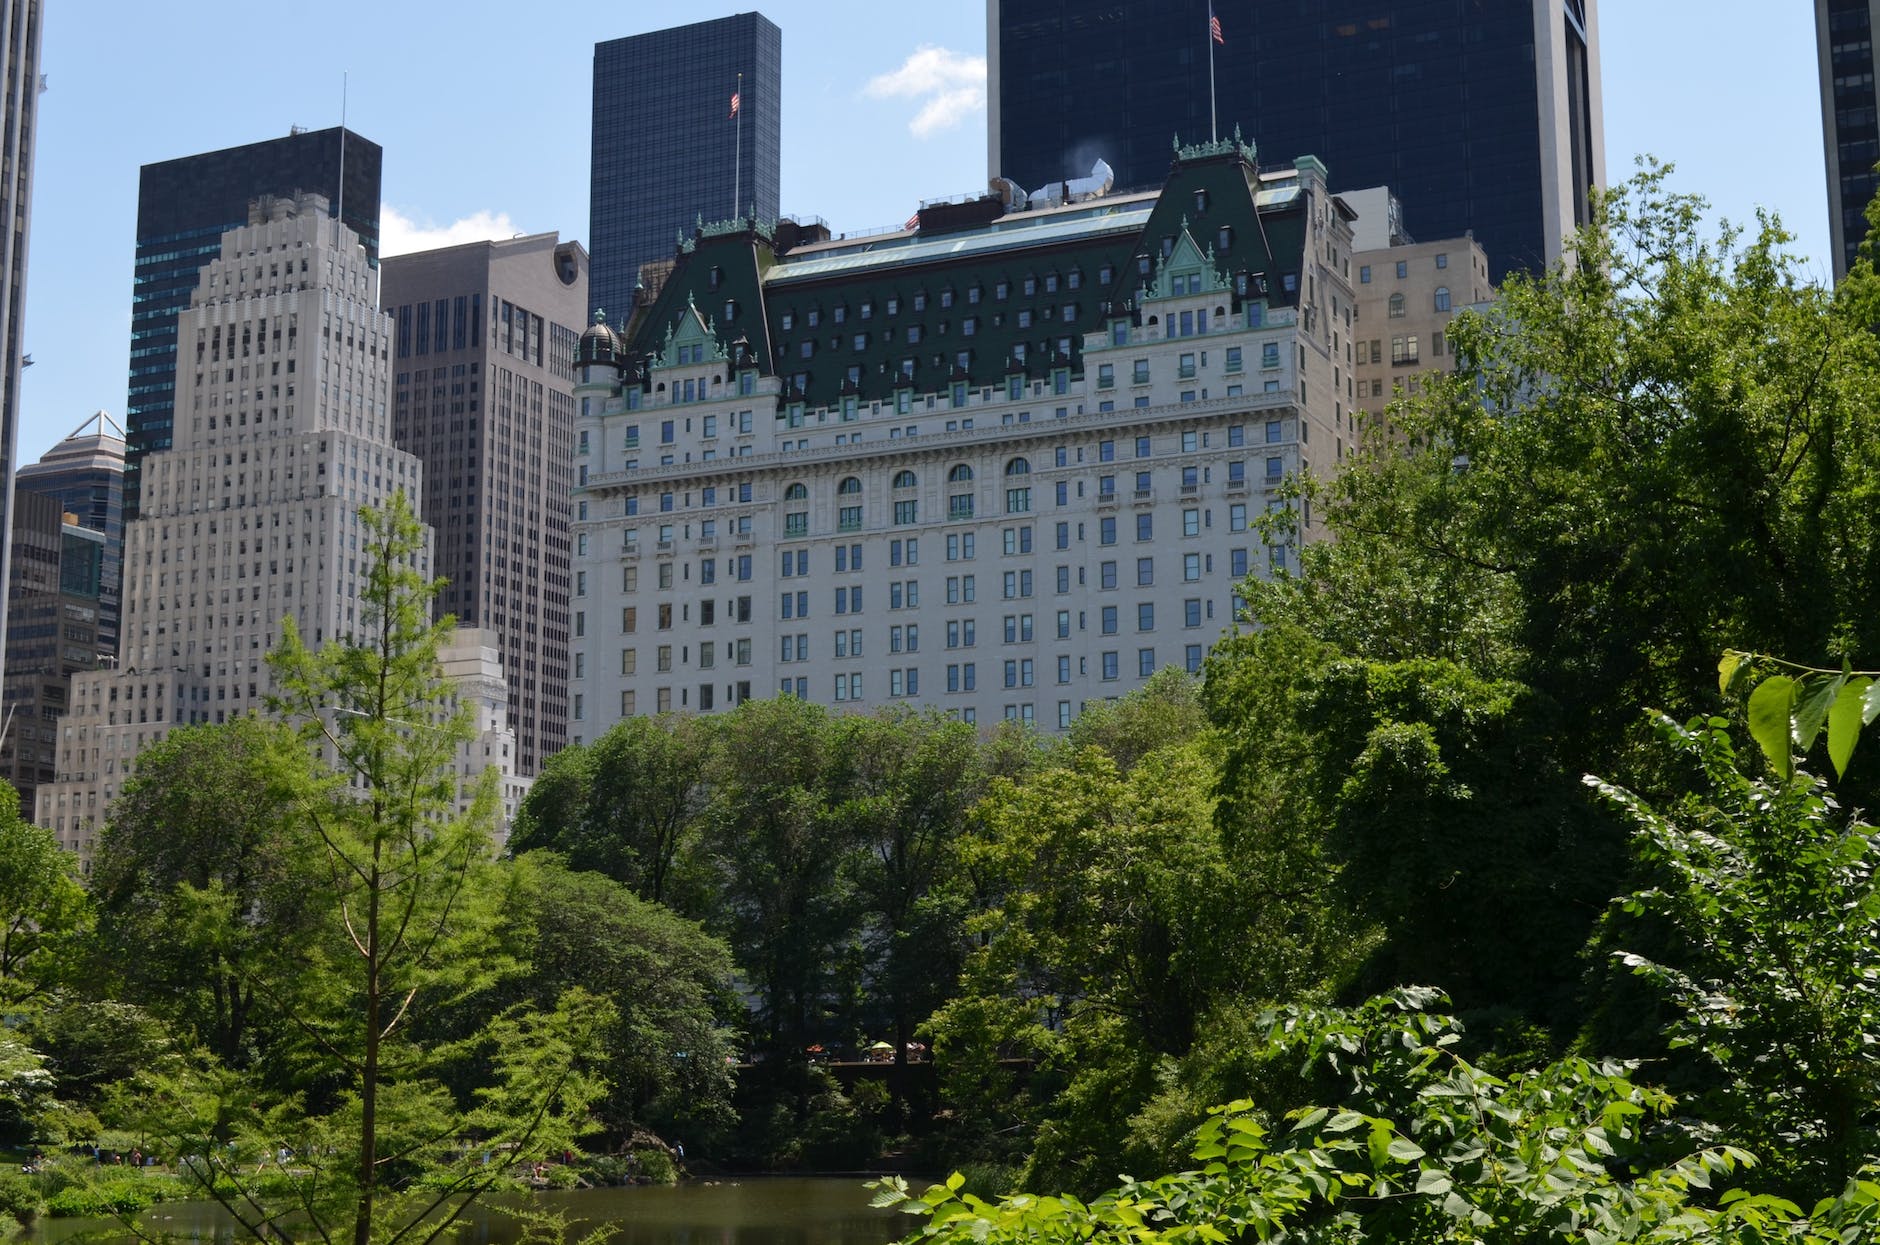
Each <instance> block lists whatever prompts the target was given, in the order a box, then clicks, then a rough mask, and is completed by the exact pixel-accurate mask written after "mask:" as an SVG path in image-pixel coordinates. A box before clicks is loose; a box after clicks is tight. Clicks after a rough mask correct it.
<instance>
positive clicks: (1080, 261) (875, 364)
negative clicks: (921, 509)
mask: <svg viewBox="0 0 1880 1245" xmlns="http://www.w3.org/2000/svg"><path fill="white" fill-rule="evenodd" d="M1309 161H1310V162H1311V163H1312V164H1313V165H1314V166H1315V167H1317V166H1316V162H1315V161H1311V158H1310V157H1306V158H1305V159H1303V160H1301V161H1300V164H1301V165H1304V164H1306V163H1307V162H1309ZM1307 197H1308V196H1307V192H1306V190H1305V189H1304V188H1302V187H1301V186H1300V185H1299V183H1298V181H1296V180H1286V179H1280V180H1279V181H1278V182H1277V183H1274V182H1273V181H1272V179H1270V178H1269V179H1268V181H1267V184H1264V185H1263V184H1262V179H1261V177H1260V175H1259V173H1258V171H1257V169H1256V166H1255V164H1254V161H1253V153H1252V152H1251V151H1250V150H1249V149H1248V148H1246V147H1244V146H1242V145H1241V144H1240V143H1239V142H1238V141H1234V142H1222V143H1216V144H1207V145H1204V146H1202V147H1199V148H1189V149H1185V150H1183V151H1181V152H1179V153H1178V155H1177V158H1176V159H1175V161H1174V163H1173V166H1172V167H1171V170H1170V173H1169V179H1168V182H1167V183H1166V184H1165V185H1164V187H1163V188H1162V190H1161V191H1160V192H1159V193H1147V194H1123V195H1111V196H1105V197H1098V198H1091V199H1087V200H1084V201H1082V202H1074V203H1069V204H1065V205H1063V206H1057V207H1049V208H1044V209H1038V210H1029V211H1017V212H1005V211H1004V210H1003V208H1002V206H1001V205H1000V204H999V203H998V202H997V201H996V200H980V201H978V202H977V203H972V204H966V205H942V206H941V207H940V208H938V209H933V208H928V209H923V211H922V214H921V226H920V228H917V229H912V230H897V231H893V232H889V233H886V234H877V235H873V236H865V237H860V238H838V239H832V240H824V239H823V237H822V236H821V232H820V231H814V230H806V229H804V228H803V227H800V226H798V225H796V224H795V223H794V222H790V221H785V222H781V223H779V224H775V225H772V224H767V223H760V222H755V221H748V220H747V221H732V222H725V223H720V224H711V225H707V224H704V223H703V222H701V224H700V226H699V228H698V229H697V230H696V231H695V235H694V237H693V238H691V239H690V240H688V241H686V242H685V243H684V244H683V245H682V246H681V247H680V253H679V255H678V256H677V260H676V263H675V266H674V268H673V271H672V273H671V275H670V276H669V277H668V278H667V279H666V281H665V283H664V285H663V286H661V288H660V291H659V294H658V296H657V297H656V298H655V299H654V300H653V302H652V303H651V305H650V306H647V307H645V308H643V309H642V311H641V312H640V314H638V315H636V317H635V318H634V320H633V322H632V323H631V324H629V325H628V326H627V330H626V333H625V339H626V343H627V348H628V351H629V353H630V354H631V355H634V356H638V357H639V358H642V359H650V358H653V357H655V356H658V355H659V354H660V353H661V352H662V350H663V349H664V348H665V346H666V344H667V343H669V342H671V341H672V340H674V337H675V334H676V333H677V332H678V330H679V329H680V328H681V326H682V324H683V322H684V320H685V318H686V317H692V319H693V323H694V324H700V323H703V324H706V325H709V326H710V330H711V332H712V333H713V334H714V335H715V336H716V338H717V340H718V344H719V346H720V348H721V349H722V351H723V357H725V358H733V359H734V358H735V357H736V351H735V349H734V343H737V342H738V341H740V340H742V341H743V342H744V343H745V344H746V348H747V349H748V350H749V352H750V357H751V359H752V361H753V362H754V363H755V365H756V366H757V368H758V369H759V371H761V372H763V373H765V374H770V375H779V376H782V377H784V378H785V379H786V381H790V382H792V384H790V385H786V387H785V395H786V400H789V401H802V402H804V403H806V404H807V405H809V406H812V407H815V406H831V405H834V404H835V403H836V402H837V401H838V400H839V398H840V397H841V396H842V395H843V394H844V392H853V393H856V394H857V395H858V396H859V397H860V398H861V399H863V400H868V399H878V398H884V397H887V396H889V395H890V393H891V392H892V390H893V389H894V388H895V387H896V384H897V382H900V378H901V377H902V375H903V369H904V367H905V361H906V360H908V359H912V360H913V361H914V363H913V374H912V381H911V383H912V386H913V388H914V389H915V390H916V391H917V392H932V391H935V390H940V389H943V388H945V387H946V385H947V384H948V383H950V382H952V381H954V380H958V379H964V380H967V381H969V382H970V383H971V384H973V385H989V384H993V383H995V382H998V381H1000V380H1002V379H1003V378H1005V377H1006V376H1008V375H1010V374H1012V373H1013V372H1015V371H1022V372H1023V373H1025V374H1026V375H1029V376H1043V375H1045V374H1046V373H1047V372H1048V371H1049V370H1050V369H1051V368H1052V367H1054V366H1069V367H1071V368H1072V369H1073V370H1077V371H1081V370H1082V363H1081V351H1082V346H1083V341H1082V337H1083V334H1085V333H1087V332H1091V331H1093V330H1095V329H1099V328H1101V327H1102V326H1103V325H1104V324H1106V323H1107V322H1108V321H1109V320H1111V319H1112V318H1114V317H1117V316H1129V315H1130V314H1131V313H1132V312H1133V310H1134V306H1135V301H1136V298H1137V295H1138V292H1139V291H1140V290H1141V289H1142V288H1143V287H1144V286H1146V285H1149V284H1151V282H1152V278H1153V276H1154V275H1155V274H1157V273H1158V272H1159V271H1160V268H1161V265H1162V262H1163V256H1164V255H1165V254H1167V253H1170V252H1171V251H1172V250H1173V249H1174V248H1175V246H1176V243H1177V241H1178V240H1179V239H1180V237H1181V235H1182V234H1183V233H1184V232H1185V233H1186V234H1187V235H1188V237H1189V238H1190V239H1191V240H1192V244H1193V245H1192V247H1189V246H1182V247H1181V253H1182V254H1185V255H1189V256H1193V255H1194V254H1195V253H1197V252H1198V253H1200V254H1201V255H1204V256H1211V258H1212V259H1213V262H1214V265H1215V269H1216V272H1217V275H1218V276H1219V277H1221V278H1222V279H1223V280H1225V281H1226V282H1227V286H1228V288H1229V289H1230V290H1236V289H1240V288H1244V289H1245V290H1246V297H1248V298H1255V299H1262V300H1264V301H1265V302H1266V303H1267V304H1268V305H1270V306H1290V305H1295V304H1296V303H1297V301H1298V297H1299V295H1298V274H1299V272H1300V269H1301V268H1302V266H1303V262H1302V261H1303V249H1304V246H1305V239H1306V235H1307V219H1306V213H1307ZM1256 204H1257V205H1258V206H1257V208H1256ZM1223 244H1224V245H1223ZM1145 257H1146V258H1147V260H1148V266H1149V272H1150V275H1149V276H1145V275H1144V273H1143V260H1144V258H1145ZM1242 277H1245V278H1246V281H1245V283H1244V285H1243V284H1242V283H1240V281H1239V279H1240V278H1242ZM1053 278H1054V280H1053ZM1106 278H1107V280H1106ZM1289 278H1290V280H1289ZM1028 282H1029V286H1028V284H1027V283H1028ZM1053 286H1055V288H1052V287H1053ZM1073 286H1074V288H1073ZM1001 287H1003V289H1004V291H1005V296H1004V297H1003V298H1000V297H999V292H1000V289H1001ZM1028 288H1029V289H1030V290H1031V292H1030V293H1026V291H1027V289H1028ZM974 290H977V291H978V293H977V301H974V297H975V296H974V295H973V294H972V293H971V291H974ZM1241 301H1242V298H1241V296H1240V295H1239V294H1238V293H1236V294H1235V296H1234V303H1235V310H1238V309H1239V307H1240V304H1241ZM890 307H892V308H893V310H892V313H890ZM701 317H702V320H701V319H700V318H701ZM969 317H970V318H972V319H973V321H974V324H973V331H972V332H970V333H969V332H968V331H967V325H966V322H967V320H968V318H969ZM812 319H813V320H815V323H814V324H813V325H812V324H811V320H812ZM910 330H912V332H910ZM858 338H859V348H858ZM1065 338H1068V339H1069V346H1070V350H1069V357H1068V358H1063V357H1060V356H1059V351H1058V347H1059V345H1060V343H1061V341H1062V340H1063V339H1065ZM806 342H807V343H808V353H807V355H806V354H805V343H806ZM1021 344H1022V345H1023V346H1024V347H1025V351H1024V353H1025V359H1024V362H1023V363H1022V364H1018V363H1015V362H1014V355H1015V348H1016V347H1017V346H1019V345H1021ZM961 351H968V352H970V355H969V359H968V363H967V367H966V370H965V372H964V374H959V373H958V372H957V367H958V355H959V353H960V352H961ZM713 353H714V354H716V353H717V352H713ZM851 368H855V369H857V380H856V383H855V386H854V388H853V389H852V390H851V389H848V387H847V385H848V381H849V378H850V369H851ZM799 379H800V381H801V389H800V391H799V390H797V389H795V388H794V382H796V381H797V380H799ZM901 383H906V382H901Z"/></svg>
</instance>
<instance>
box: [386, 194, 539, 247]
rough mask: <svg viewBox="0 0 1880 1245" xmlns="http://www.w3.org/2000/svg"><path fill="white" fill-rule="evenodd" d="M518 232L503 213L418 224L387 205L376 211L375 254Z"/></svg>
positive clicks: (497, 236)
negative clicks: (445, 222)
mask: <svg viewBox="0 0 1880 1245" xmlns="http://www.w3.org/2000/svg"><path fill="white" fill-rule="evenodd" d="M519 232H521V231H520V230H518V229H517V228H516V223H515V222H514V221H512V220H510V219H509V213H507V212H490V211H482V212H472V213H471V214H470V215H468V216H465V217H462V218H461V219H458V220H454V221H451V222H450V223H449V224H448V225H433V224H430V223H429V222H426V223H423V224H420V223H419V222H418V221H416V220H413V219H412V218H411V217H409V216H406V215H405V214H404V213H403V212H401V211H399V210H398V209H397V208H395V207H393V206H392V205H391V204H389V203H387V204H385V205H384V206H383V207H381V208H380V209H379V254H380V255H382V256H386V257H390V256H393V255H409V254H411V253H412V252H414V251H434V250H436V249H437V248H438V247H441V246H457V245H458V244H460V243H464V242H488V241H490V240H492V239H500V238H507V237H509V236H511V235H512V234H516V233H519Z"/></svg>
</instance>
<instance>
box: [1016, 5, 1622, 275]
mask: <svg viewBox="0 0 1880 1245" xmlns="http://www.w3.org/2000/svg"><path fill="white" fill-rule="evenodd" d="M1211 11H1212V13H1213V14H1214V15H1215V16H1216V17H1218V19H1219V22H1220V32H1221V33H1220V40H1219V41H1218V42H1217V41H1215V40H1214V39H1212V38H1211V37H1210V29H1209V14H1210V7H1209V0H1153V2H1152V0H987V5H986V25H987V32H986V46H987V54H988V68H989V82H988V102H989V107H988V110H987V114H988V126H987V128H988V139H989V145H988V153H989V159H990V162H991V172H992V173H993V174H994V175H995V176H998V175H1003V176H1005V177H1009V178H1011V179H1013V180H1014V181H1016V182H1018V183H1019V184H1020V185H1021V186H1025V187H1028V188H1031V189H1036V188H1037V187H1038V186H1040V185H1043V184H1046V183H1051V182H1056V181H1060V180H1062V179H1065V178H1076V177H1083V176H1086V175H1087V174H1089V172H1090V170H1091V166H1092V165H1093V163H1094V162H1095V161H1096V160H1097V159H1098V158H1101V159H1103V160H1105V161H1107V162H1108V163H1109V164H1110V166H1111V167H1112V168H1114V169H1115V171H1116V180H1117V185H1118V186H1119V187H1132V186H1141V185H1155V184H1159V183H1160V182H1161V181H1162V179H1163V177H1164V176H1165V175H1166V174H1167V171H1168V167H1169V160H1170V155H1171V143H1172V142H1173V141H1174V140H1175V139H1176V138H1177V136H1179V139H1180V141H1181V142H1182V143H1193V142H1198V141H1206V140H1207V139H1208V138H1209V137H1210V134H1209V130H1210V127H1211V125H1212V124H1213V121H1212V119H1211V111H1210V91H1209V84H1210V69H1209V55H1210V50H1212V54H1213V72H1212V81H1213V83H1214V93H1213V104H1214V107H1213V110H1212V111H1213V114H1215V115H1218V118H1219V122H1218V124H1219V129H1220V132H1221V137H1223V138H1226V137H1227V136H1228V135H1229V134H1230V133H1231V132H1232V131H1233V130H1234V129H1235V127H1239V129H1240V130H1241V132H1242V133H1243V134H1244V135H1245V136H1246V137H1247V138H1248V139H1249V140H1251V141H1253V142H1255V143H1256V144H1257V146H1258V149H1259V150H1260V151H1262V152H1268V151H1271V152H1285V153H1294V152H1310V153H1312V154H1314V155H1316V156H1318V157H1320V158H1321V159H1323V160H1324V161H1325V163H1326V164H1327V165H1328V166H1329V167H1330V168H1331V170H1332V172H1333V174H1334V176H1336V178H1337V179H1338V180H1337V183H1336V185H1335V187H1334V189H1340V190H1342V189H1347V188H1356V187H1360V186H1375V185H1385V186H1389V187H1390V188H1391V190H1392V191H1394V192H1395V193H1396V194H1397V195H1398V196H1399V197H1400V198H1401V199H1402V201H1403V204H1404V227H1405V228H1406V230H1408V232H1409V233H1410V234H1411V235H1412V236H1416V237H1426V238H1438V237H1441V238H1449V237H1460V236H1462V235H1464V234H1465V233H1468V232H1469V231H1473V233H1474V236H1475V238H1476V240H1477V241H1479V242H1480V243H1481V244H1482V247H1483V249H1484V250H1485V251H1486V252H1487V254H1488V256H1489V259H1490V261H1491V262H1492V263H1493V265H1494V274H1493V275H1494V276H1495V278H1496V279H1497V280H1499V279H1500V276H1501V274H1502V273H1504V272H1506V271H1507V270H1508V269H1510V268H1526V269H1531V268H1534V267H1536V266H1538V265H1540V264H1542V263H1544V262H1546V261H1548V260H1551V259H1553V258H1555V257H1556V256H1558V255H1559V254H1560V249H1561V247H1560V240H1561V238H1562V236H1563V235H1564V234H1566V233H1567V232H1568V231H1570V230H1571V229H1572V228H1573V227H1574V225H1575V224H1576V223H1578V222H1580V221H1583V220H1584V219H1585V214H1586V191H1587V189H1588V188H1589V187H1591V186H1595V185H1603V184H1604V181H1605V156H1604V147H1603V139H1602V137H1601V126H1602V121H1601V113H1600V92H1599V33H1598V31H1599V21H1598V14H1597V8H1596V0H1522V2H1516V0H1501V2H1499V3H1487V2H1485V0H1377V2H1375V3H1370V4H1366V5H1362V6H1358V5H1351V4H1348V3H1343V2H1342V0H1302V2H1301V3H1296V4H1287V5H1279V4H1256V3H1254V2H1253V0H1213V6H1212V10H1211Z"/></svg>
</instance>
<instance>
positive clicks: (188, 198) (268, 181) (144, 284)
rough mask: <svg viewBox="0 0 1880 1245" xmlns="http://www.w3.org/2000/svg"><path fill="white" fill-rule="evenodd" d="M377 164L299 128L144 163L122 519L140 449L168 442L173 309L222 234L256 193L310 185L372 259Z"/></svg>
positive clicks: (361, 146) (336, 139) (367, 144)
mask: <svg viewBox="0 0 1880 1245" xmlns="http://www.w3.org/2000/svg"><path fill="white" fill-rule="evenodd" d="M381 162H382V155H381V152H380V150H379V145H378V144H377V143H374V142H372V141H371V140H369V139H365V138H361V137H360V136H359V135H357V134H354V133H352V132H351V131H350V130H341V129H338V128H334V129H330V130H313V131H309V130H300V129H296V130H295V131H294V132H293V133H290V134H288V135H287V136H286V137H285V138H272V139H267V140H266V141H263V142H259V143H249V144H247V145H246V146H242V147H229V148H225V149H224V150H222V151H210V152H205V153H203V154H201V155H195V156H184V157H182V158H180V159H176V160H165V161H163V162H161V163H159V164H146V165H144V166H143V170H142V172H141V174H140V175H139V177H138V182H137V261H136V262H137V266H136V269H135V272H134V274H133V276H132V279H131V355H130V389H129V394H128V396H127V398H126V400H125V403H124V423H125V426H126V428H127V429H128V430H129V437H128V439H127V442H126V445H125V477H124V514H125V517H126V518H135V517H136V516H137V514H138V512H139V510H140V509H141V506H142V496H143V484H142V480H143V459H144V456H145V455H146V454H151V453H155V452H156V451H158V450H166V449H169V448H170V445H171V442H172V438H173V436H174V432H175V429H174V427H173V415H174V411H173V407H174V404H175V397H176V323H177V313H179V312H181V311H184V310H185V309H187V308H188V307H189V305H190V297H191V295H193V294H194V293H195V292H196V277H197V274H198V273H199V272H200V271H201V270H202V269H203V268H204V267H205V266H207V265H208V263H209V262H210V261H211V260H213V259H214V258H215V257H216V256H217V255H218V254H219V253H220V252H221V249H222V235H223V234H225V233H227V232H228V231H229V230H231V229H236V228H239V227H240V226H242V225H243V224H245V223H246V222H247V220H248V205H249V203H250V202H251V201H252V200H254V199H256V198H259V197H261V196H263V195H273V196H280V197H284V198H291V197H292V196H293V195H295V194H297V193H299V192H302V191H305V192H306V193H308V194H317V195H322V196H324V197H325V198H326V200H327V202H328V203H330V204H331V205H332V208H333V210H335V211H337V212H338V214H339V215H340V216H341V217H342V218H343V219H344V221H345V223H346V225H347V227H348V228H349V229H351V230H352V231H353V232H354V233H355V234H356V235H358V238H359V241H360V243H361V244H362V245H363V246H364V247H365V251H366V257H367V260H368V262H369V263H371V264H373V265H376V264H377V263H378V257H379V170H380V165H381ZM342 168H343V169H344V170H345V185H344V186H342V185H341V184H340V181H341V169H342Z"/></svg>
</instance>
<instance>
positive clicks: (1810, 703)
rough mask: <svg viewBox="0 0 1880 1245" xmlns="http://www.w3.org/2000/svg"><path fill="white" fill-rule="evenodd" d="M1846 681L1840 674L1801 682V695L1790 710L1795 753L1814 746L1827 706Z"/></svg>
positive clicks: (1825, 715)
mask: <svg viewBox="0 0 1880 1245" xmlns="http://www.w3.org/2000/svg"><path fill="white" fill-rule="evenodd" d="M1846 681H1847V676H1846V675H1842V674H1837V675H1834V676H1832V677H1830V676H1828V675H1825V674H1822V675H1812V676H1810V677H1809V678H1807V679H1804V680H1803V681H1802V691H1801V695H1800V696H1799V697H1798V698H1797V699H1796V702H1795V705H1794V707H1793V709H1792V710H1791V713H1792V715H1793V716H1792V723H1791V724H1792V728H1793V733H1794V737H1795V750H1796V751H1797V752H1807V751H1808V750H1809V749H1810V748H1812V747H1814V746H1815V737H1816V736H1817V735H1819V734H1821V724H1822V723H1823V722H1824V721H1826V720H1827V717H1828V706H1830V705H1832V704H1833V703H1834V698H1835V697H1836V696H1838V695H1840V692H1841V685H1842V684H1843V683H1845V682H1846Z"/></svg>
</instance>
